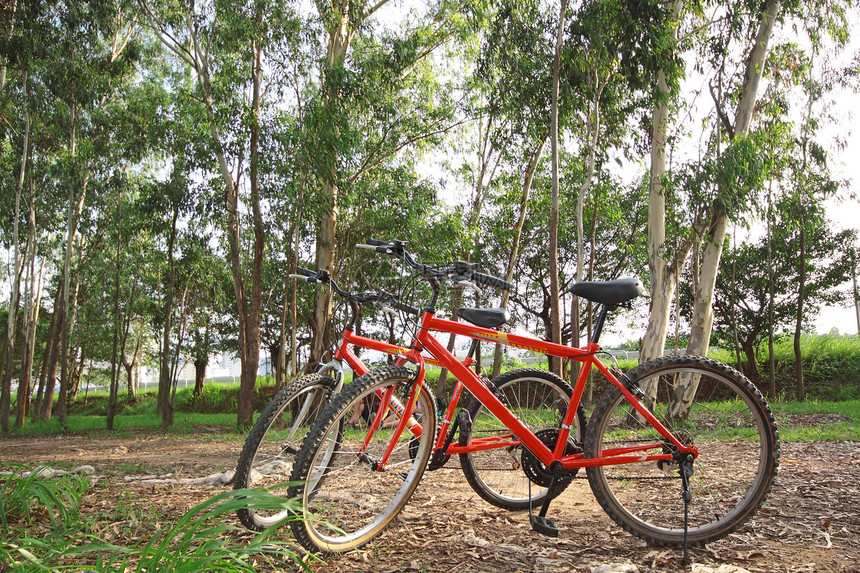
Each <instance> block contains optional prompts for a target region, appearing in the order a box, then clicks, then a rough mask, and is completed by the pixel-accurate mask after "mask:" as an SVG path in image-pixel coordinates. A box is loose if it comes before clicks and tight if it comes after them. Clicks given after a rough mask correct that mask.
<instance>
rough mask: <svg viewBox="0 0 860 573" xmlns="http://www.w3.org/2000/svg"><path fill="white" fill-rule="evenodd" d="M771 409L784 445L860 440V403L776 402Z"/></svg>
mask: <svg viewBox="0 0 860 573" xmlns="http://www.w3.org/2000/svg"><path fill="white" fill-rule="evenodd" d="M771 408H772V409H773V411H774V415H775V416H776V423H777V426H778V427H779V437H780V439H781V440H783V441H786V442H804V441H821V440H860V400H846V401H841V402H823V401H816V400H813V401H807V402H775V403H772V404H771Z"/></svg>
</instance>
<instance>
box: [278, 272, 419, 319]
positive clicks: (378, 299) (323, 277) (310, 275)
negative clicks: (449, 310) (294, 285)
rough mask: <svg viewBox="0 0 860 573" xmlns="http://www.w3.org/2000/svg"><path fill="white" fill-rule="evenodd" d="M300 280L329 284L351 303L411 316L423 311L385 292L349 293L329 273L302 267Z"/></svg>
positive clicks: (296, 273) (299, 275)
mask: <svg viewBox="0 0 860 573" xmlns="http://www.w3.org/2000/svg"><path fill="white" fill-rule="evenodd" d="M294 276H296V277H299V278H304V279H305V280H307V281H308V282H314V283H316V282H319V283H323V284H327V285H329V286H330V287H331V289H332V290H333V291H334V292H336V293H337V294H339V295H340V296H342V297H343V298H345V299H346V300H348V301H350V302H356V303H360V304H364V303H368V302H373V303H379V305H380V306H383V307H391V308H393V309H395V310H399V311H402V312H406V313H409V314H414V315H419V314H421V311H420V310H418V309H417V308H415V307H414V306H410V305H408V304H406V303H403V302H400V301H399V300H397V297H396V296H395V295H393V294H391V293H387V292H385V291H384V290H380V291H374V292H360V293H357V292H349V291H345V290H343V289H342V288H340V287H339V286H338V285H337V283H336V282H335V281H334V280H333V279H332V278H331V275H329V273H328V271H319V272H317V271H312V270H309V269H303V268H302V267H298V268H297V269H296V272H295V275H294Z"/></svg>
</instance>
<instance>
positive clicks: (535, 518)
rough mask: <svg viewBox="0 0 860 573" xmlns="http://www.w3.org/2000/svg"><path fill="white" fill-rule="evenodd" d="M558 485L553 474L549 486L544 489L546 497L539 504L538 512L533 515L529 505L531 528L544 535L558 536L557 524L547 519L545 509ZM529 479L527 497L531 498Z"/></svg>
mask: <svg viewBox="0 0 860 573" xmlns="http://www.w3.org/2000/svg"><path fill="white" fill-rule="evenodd" d="M557 485H558V476H557V475H553V476H552V480H551V481H550V482H549V487H548V488H547V490H546V497H545V498H544V500H543V504H541V508H540V512H539V513H538V514H537V515H535V514H533V513H532V512H531V507H529V523H531V525H532V530H534V531H536V532H537V533H540V534H541V535H546V536H547V537H558V526H557V525H556V524H555V521H553V520H552V519H549V518H548V517H547V516H546V513H547V511H548V510H549V502H550V501H552V499H553V497H555V496H554V495H553V493H555V488H556V486H557ZM531 489H532V485H531V480H529V498H531Z"/></svg>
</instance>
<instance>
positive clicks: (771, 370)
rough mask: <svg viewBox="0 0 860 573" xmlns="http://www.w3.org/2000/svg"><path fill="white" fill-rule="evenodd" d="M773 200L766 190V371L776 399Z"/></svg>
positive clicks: (769, 385) (771, 391)
mask: <svg viewBox="0 0 860 573" xmlns="http://www.w3.org/2000/svg"><path fill="white" fill-rule="evenodd" d="M772 222H773V200H772V197H771V188H770V187H768V190H767V293H768V296H767V370H768V386H767V387H768V397H769V398H776V356H775V353H774V348H773V328H774V324H773V321H774V308H773V303H774V299H775V298H776V295H775V294H774V289H775V285H774V280H773V249H772V240H773V228H772Z"/></svg>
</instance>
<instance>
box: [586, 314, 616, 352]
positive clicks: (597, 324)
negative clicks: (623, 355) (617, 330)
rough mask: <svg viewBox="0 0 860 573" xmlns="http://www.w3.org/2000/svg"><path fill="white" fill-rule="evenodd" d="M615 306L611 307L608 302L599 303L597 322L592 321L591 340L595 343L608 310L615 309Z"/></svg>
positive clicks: (598, 338)
mask: <svg viewBox="0 0 860 573" xmlns="http://www.w3.org/2000/svg"><path fill="white" fill-rule="evenodd" d="M615 308H616V307H614V306H613V307H611V308H610V306H609V305H608V304H602V305H600V310H599V311H598V313H597V322H595V323H594V332H593V333H592V334H591V342H593V343H594V344H597V341H598V340H600V334H601V332H602V331H603V324H604V323H605V322H606V315H607V314H608V313H609V311H610V310H615Z"/></svg>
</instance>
